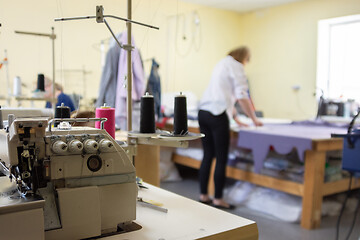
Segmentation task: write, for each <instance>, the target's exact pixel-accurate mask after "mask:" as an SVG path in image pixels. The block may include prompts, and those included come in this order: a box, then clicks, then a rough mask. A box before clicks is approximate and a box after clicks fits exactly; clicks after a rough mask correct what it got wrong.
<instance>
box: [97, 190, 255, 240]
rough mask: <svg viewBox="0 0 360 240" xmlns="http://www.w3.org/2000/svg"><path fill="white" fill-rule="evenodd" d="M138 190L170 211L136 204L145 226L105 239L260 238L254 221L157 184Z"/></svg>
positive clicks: (238, 239)
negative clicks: (156, 185)
mask: <svg viewBox="0 0 360 240" xmlns="http://www.w3.org/2000/svg"><path fill="white" fill-rule="evenodd" d="M145 186H147V187H148V188H149V189H141V190H139V193H138V195H139V197H142V198H143V199H144V200H152V201H155V202H158V203H162V204H163V206H162V207H164V208H167V209H168V212H167V213H164V212H161V211H158V210H155V209H152V208H149V207H146V206H143V205H141V204H139V203H138V204H137V208H136V220H135V222H136V223H137V224H139V225H140V226H141V227H142V228H141V229H140V230H136V231H134V232H129V233H123V234H120V235H114V236H111V237H107V238H104V239H106V240H125V239H126V240H139V239H141V240H148V239H149V240H160V239H163V240H170V239H176V240H185V239H186V240H190V239H208V240H224V239H226V240H235V239H236V240H242V239H243V240H252V239H258V229H257V225H256V223H255V222H253V221H251V220H248V219H245V218H242V217H239V216H236V215H233V214H230V213H227V212H225V211H222V210H219V209H216V208H213V207H210V206H208V205H205V204H201V203H199V202H196V201H193V200H191V199H188V198H185V197H182V196H180V195H177V194H174V193H171V192H169V191H166V190H163V189H160V188H158V187H155V186H152V185H149V184H145Z"/></svg>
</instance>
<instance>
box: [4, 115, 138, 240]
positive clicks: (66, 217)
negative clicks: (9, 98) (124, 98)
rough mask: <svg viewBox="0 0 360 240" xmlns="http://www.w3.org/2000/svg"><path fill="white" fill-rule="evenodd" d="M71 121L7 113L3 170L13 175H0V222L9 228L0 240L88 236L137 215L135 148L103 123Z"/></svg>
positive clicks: (122, 223)
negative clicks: (98, 126)
mask: <svg viewBox="0 0 360 240" xmlns="http://www.w3.org/2000/svg"><path fill="white" fill-rule="evenodd" d="M87 120H89V119H87ZM90 120H91V119H90ZM92 120H102V121H103V120H105V119H92ZM71 121H76V120H74V119H72V120H71V119H67V121H64V122H60V123H59V122H55V123H56V124H59V125H58V126H57V127H52V123H53V122H54V119H53V120H51V121H49V122H48V120H47V119H46V118H16V119H11V118H9V123H8V127H7V129H1V130H0V159H1V160H0V161H1V164H0V165H1V167H0V169H2V172H3V173H4V174H5V175H7V176H8V177H7V178H6V181H4V179H5V177H1V179H2V182H1V186H2V188H3V189H2V190H3V192H2V193H1V199H2V200H0V201H3V202H2V203H1V202H0V203H1V204H0V205H1V207H0V215H2V216H1V218H0V219H1V221H0V225H2V228H3V229H4V225H5V226H6V229H7V230H8V231H5V232H4V231H2V233H1V235H2V237H1V239H3V237H4V239H13V237H14V236H15V235H16V236H19V234H23V236H24V239H37V240H38V239H47V240H48V239H83V238H89V237H94V236H100V235H102V234H106V233H109V232H114V231H115V232H116V230H117V229H118V228H119V227H121V226H125V225H126V224H128V223H131V222H132V221H133V220H134V219H135V217H136V198H137V185H136V174H135V168H134V166H133V164H132V162H131V160H130V158H129V154H131V153H130V152H131V149H130V148H129V147H128V146H127V145H119V144H118V143H117V142H116V141H115V140H114V139H113V138H112V137H111V136H110V135H109V134H108V133H107V132H106V131H105V130H104V129H96V128H90V127H72V126H71ZM10 181H11V183H10ZM4 188H5V191H4ZM4 201H5V202H4ZM12 231H14V232H12ZM44 232H45V233H44ZM7 234H8V235H7ZM7 236H8V237H9V236H11V237H9V238H8V237H7ZM20 236H21V235H20Z"/></svg>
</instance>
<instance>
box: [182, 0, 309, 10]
mask: <svg viewBox="0 0 360 240" xmlns="http://www.w3.org/2000/svg"><path fill="white" fill-rule="evenodd" d="M182 1H184V2H190V3H196V4H200V5H205V6H210V7H214V8H221V9H226V10H232V11H236V12H241V13H244V12H250V11H254V10H258V9H262V8H267V7H272V6H276V5H281V4H286V3H291V2H297V1H302V0H182Z"/></svg>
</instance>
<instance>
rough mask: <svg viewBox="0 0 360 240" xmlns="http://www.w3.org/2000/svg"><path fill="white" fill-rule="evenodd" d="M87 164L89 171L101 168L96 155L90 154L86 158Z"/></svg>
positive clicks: (99, 160) (100, 161) (100, 162)
mask: <svg viewBox="0 0 360 240" xmlns="http://www.w3.org/2000/svg"><path fill="white" fill-rule="evenodd" d="M87 166H88V168H89V170H90V171H92V172H97V171H99V170H100V169H101V166H102V160H101V158H100V157H99V156H98V155H92V156H90V157H89V158H88V160H87Z"/></svg>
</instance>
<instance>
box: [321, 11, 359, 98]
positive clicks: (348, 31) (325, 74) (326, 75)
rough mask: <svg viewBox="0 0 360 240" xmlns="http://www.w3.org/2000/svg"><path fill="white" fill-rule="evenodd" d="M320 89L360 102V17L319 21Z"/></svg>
mask: <svg viewBox="0 0 360 240" xmlns="http://www.w3.org/2000/svg"><path fill="white" fill-rule="evenodd" d="M317 64H318V65H317V88H318V89H321V90H323V92H324V96H325V98H330V99H342V100H347V99H355V100H356V101H357V102H360V15H353V16H347V17H341V18H332V19H326V20H321V21H319V25H318V63H317Z"/></svg>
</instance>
